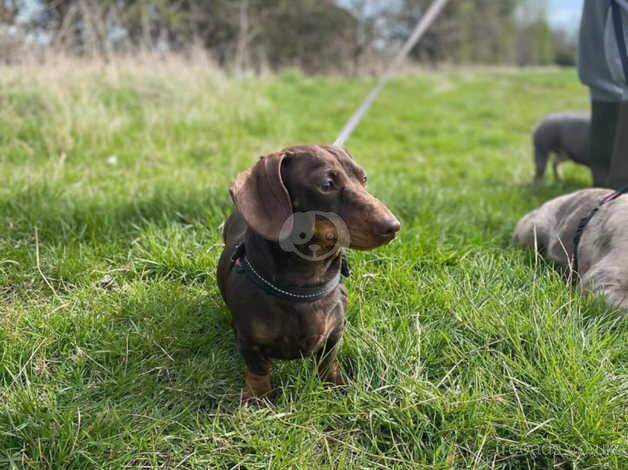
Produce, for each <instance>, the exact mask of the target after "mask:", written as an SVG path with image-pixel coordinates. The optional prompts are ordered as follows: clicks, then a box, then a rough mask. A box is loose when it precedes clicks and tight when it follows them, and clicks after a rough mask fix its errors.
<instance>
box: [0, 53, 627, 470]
mask: <svg viewBox="0 0 628 470" xmlns="http://www.w3.org/2000/svg"><path fill="white" fill-rule="evenodd" d="M371 85H372V81H371V80H368V79H355V80H343V79H336V78H306V77H303V76H301V75H300V74H298V73H295V72H286V73H283V74H280V75H277V76H274V77H265V78H264V77H262V78H243V79H238V80H229V79H227V78H226V77H224V76H223V75H221V74H220V73H218V72H215V71H212V70H211V69H208V68H204V67H200V66H191V65H184V64H176V63H174V64H166V65H160V66H156V67H154V68H152V69H150V68H148V67H141V66H127V65H124V66H121V67H114V66H109V67H106V68H102V67H101V68H99V67H96V66H82V67H79V66H61V65H57V66H50V67H46V68H41V69H37V68H29V67H26V66H25V67H21V68H7V67H4V68H2V67H0V175H1V177H2V180H1V181H2V185H1V186H0V468H5V467H33V468H60V467H70V468H84V467H95V466H103V467H113V468H117V467H122V466H133V467H135V466H145V467H165V468H175V467H181V468H199V467H206V468H228V467H233V466H237V465H241V467H240V468H247V469H252V468H285V467H292V468H304V469H311V468H317V467H327V468H330V467H334V468H335V467H337V468H347V467H354V468H376V467H392V468H421V467H437V468H449V467H458V468H470V467H477V468H493V467H495V468H502V467H509V468H528V467H530V468H534V467H538V468H550V467H558V468H622V467H623V468H626V465H628V447H627V441H626V435H627V426H626V411H627V409H628V406H627V405H628V400H627V398H626V375H625V374H626V364H627V361H626V358H627V352H628V347H627V341H626V339H627V334H626V333H627V329H626V322H625V320H624V318H622V317H621V315H620V314H618V313H615V312H610V311H608V310H607V309H606V308H605V307H604V305H603V303H602V302H600V300H599V299H586V298H582V297H580V296H578V295H577V294H576V293H575V292H574V291H573V290H572V289H571V288H570V287H568V286H566V285H565V284H564V282H563V280H562V279H561V278H560V277H559V275H558V274H557V272H556V271H555V270H553V269H552V267H551V266H549V265H547V264H545V263H543V262H542V261H541V260H539V259H535V257H534V256H533V255H532V254H530V253H525V252H521V251H518V250H516V249H514V248H512V247H511V246H510V237H511V232H512V229H513V226H514V224H515V222H516V221H517V219H518V218H519V217H520V216H522V215H523V214H524V213H525V212H527V211H528V210H531V209H532V208H534V207H536V206H537V205H539V204H540V203H541V202H543V201H545V200H547V199H549V198H550V197H554V196H556V195H559V194H562V193H565V192H567V191H571V190H575V189H579V188H583V187H586V186H587V185H589V184H590V177H589V174H588V172H587V171H586V170H585V169H582V168H578V167H576V166H575V165H570V164H565V165H564V168H563V169H564V182H555V181H554V180H553V178H552V177H551V175H548V176H549V177H548V178H547V180H546V182H545V183H544V184H543V185H541V186H533V185H531V184H530V181H531V179H532V174H533V170H532V157H531V149H530V141H529V140H530V131H531V129H532V127H533V125H534V123H535V122H536V121H537V120H538V119H539V118H541V117H542V116H543V114H544V113H546V112H549V111H557V110H560V111H564V110H584V109H586V108H587V102H588V100H587V92H586V90H585V89H584V88H583V87H582V86H580V84H579V83H578V81H577V78H576V74H575V71H573V70H565V71H556V70H535V71H515V70H458V71H455V70H454V71H443V72H431V73H424V74H408V75H406V76H404V77H402V78H399V79H397V80H394V81H393V82H392V83H391V84H390V85H389V86H388V87H387V88H386V89H385V90H384V92H383V93H382V95H381V97H380V99H379V100H378V101H377V103H376V104H375V106H374V107H373V109H372V111H371V112H370V114H369V115H368V116H367V117H366V119H365V121H364V122H363V123H362V125H361V126H360V127H359V128H358V130H357V132H356V133H355V135H354V136H353V137H352V138H351V139H350V141H349V142H348V143H347V146H348V148H349V149H350V151H351V152H352V153H353V154H354V157H355V158H356V159H357V160H358V162H359V163H360V164H362V166H363V167H364V168H365V169H366V170H367V171H368V173H369V188H370V190H371V192H373V193H374V194H375V195H376V196H378V197H379V198H380V199H382V200H383V201H385V202H386V203H387V205H388V206H389V207H390V208H391V209H392V210H393V211H394V212H395V213H396V214H397V215H398V216H399V218H400V219H401V220H402V223H403V227H402V232H401V234H400V237H399V238H398V240H396V241H395V242H394V243H393V244H391V245H389V246H387V247H385V248H382V249H379V250H376V251H373V252H368V253H362V252H360V253H358V252H349V254H348V257H349V262H350V264H351V266H352V271H353V273H352V277H351V278H350V279H349V280H348V281H347V284H348V287H349V290H350V307H349V313H348V317H349V318H348V326H347V330H346V333H345V341H344V344H343V347H342V349H341V363H342V366H343V369H344V371H345V372H346V375H347V376H348V378H349V380H350V385H349V386H348V388H347V389H346V390H345V391H337V390H336V391H334V390H328V389H326V388H324V387H323V386H321V384H320V383H319V381H318V379H317V378H316V371H315V368H314V365H313V364H312V362H311V361H296V362H283V363H281V362H277V363H275V366H274V368H273V381H274V387H275V389H276V390H275V398H274V404H273V405H272V406H270V407H263V406H262V407H260V406H240V387H241V385H242V372H243V363H242V360H241V358H240V357H239V355H238V353H237V351H236V350H235V346H234V339H233V333H232V331H231V329H230V323H229V313H228V311H227V309H226V308H225V306H224V304H223V302H222V300H221V298H220V295H219V293H218V290H217V287H216V284H215V274H214V271H215V267H216V263H217V259H218V256H219V253H220V250H221V245H220V231H219V226H220V224H221V222H222V221H223V219H224V218H225V216H226V215H227V214H228V213H229V211H230V210H231V202H230V200H229V197H228V193H227V188H228V185H229V182H230V181H231V180H232V178H233V177H234V175H235V174H236V173H237V172H239V171H240V170H242V169H244V168H245V167H247V166H248V165H250V164H251V163H252V162H253V161H254V160H255V159H256V157H257V156H258V155H261V154H263V153H265V152H269V151H271V150H276V149H279V148H281V147H283V146H288V145H292V144H297V143H309V142H330V141H333V139H334V137H335V134H336V133H337V131H338V130H339V129H340V127H341V126H342V124H343V122H344V120H345V119H346V118H347V117H348V115H349V114H350V113H351V112H352V110H353V108H354V106H355V105H356V104H357V103H358V102H359V101H360V100H361V98H362V97H363V95H364V94H365V93H366V92H367V91H368V89H369V87H370V86H371Z"/></svg>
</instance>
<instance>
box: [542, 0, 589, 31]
mask: <svg viewBox="0 0 628 470" xmlns="http://www.w3.org/2000/svg"><path fill="white" fill-rule="evenodd" d="M582 2H583V0H549V2H548V3H549V5H548V6H549V9H548V13H549V20H550V23H551V24H552V26H554V27H557V28H560V29H564V30H567V31H571V32H573V31H576V30H577V29H578V26H579V23H580V14H581V13H582Z"/></svg>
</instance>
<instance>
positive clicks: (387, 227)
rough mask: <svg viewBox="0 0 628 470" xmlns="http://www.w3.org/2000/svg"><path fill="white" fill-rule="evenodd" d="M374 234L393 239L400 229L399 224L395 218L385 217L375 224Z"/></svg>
mask: <svg viewBox="0 0 628 470" xmlns="http://www.w3.org/2000/svg"><path fill="white" fill-rule="evenodd" d="M374 228H375V233H377V235H380V236H384V237H393V236H394V235H395V234H396V233H397V232H398V231H399V229H400V228H401V222H399V220H397V218H396V217H394V216H392V217H385V218H382V219H380V220H378V221H377V222H376V223H375V227H374Z"/></svg>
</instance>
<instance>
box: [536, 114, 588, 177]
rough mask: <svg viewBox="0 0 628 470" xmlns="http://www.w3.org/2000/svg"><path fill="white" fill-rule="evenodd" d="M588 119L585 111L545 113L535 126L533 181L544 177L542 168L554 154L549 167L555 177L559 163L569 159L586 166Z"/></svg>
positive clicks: (543, 168) (557, 174)
mask: <svg viewBox="0 0 628 470" xmlns="http://www.w3.org/2000/svg"><path fill="white" fill-rule="evenodd" d="M590 128H591V118H590V117H589V115H587V114H578V113H556V114H548V115H547V116H545V117H544V118H543V119H542V120H541V122H539V123H538V124H537V126H536V128H535V129H534V133H533V135H532V140H533V143H534V165H535V169H536V171H535V175H534V181H535V182H540V181H542V180H543V177H544V176H545V168H546V167H547V163H548V161H549V159H550V157H551V156H552V155H553V157H554V158H553V161H552V168H553V170H554V177H555V178H556V179H557V180H558V179H560V175H559V173H558V165H560V164H561V163H562V162H564V161H566V160H572V161H574V162H576V163H579V164H581V165H585V166H587V167H590V166H591V163H590V162H591V160H590V157H589V133H590Z"/></svg>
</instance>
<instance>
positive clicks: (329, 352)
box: [316, 331, 346, 386]
mask: <svg viewBox="0 0 628 470" xmlns="http://www.w3.org/2000/svg"><path fill="white" fill-rule="evenodd" d="M341 339H342V331H339V332H337V333H333V334H332V335H331V336H330V337H329V338H327V341H326V342H325V347H324V348H323V349H322V350H320V351H319V352H318V353H317V354H316V357H317V360H318V375H319V377H320V379H321V380H322V381H323V382H325V383H327V384H331V385H337V386H338V385H345V383H346V382H345V380H344V379H343V377H342V374H341V372H340V363H339V362H338V349H339V348H340V342H341Z"/></svg>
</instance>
